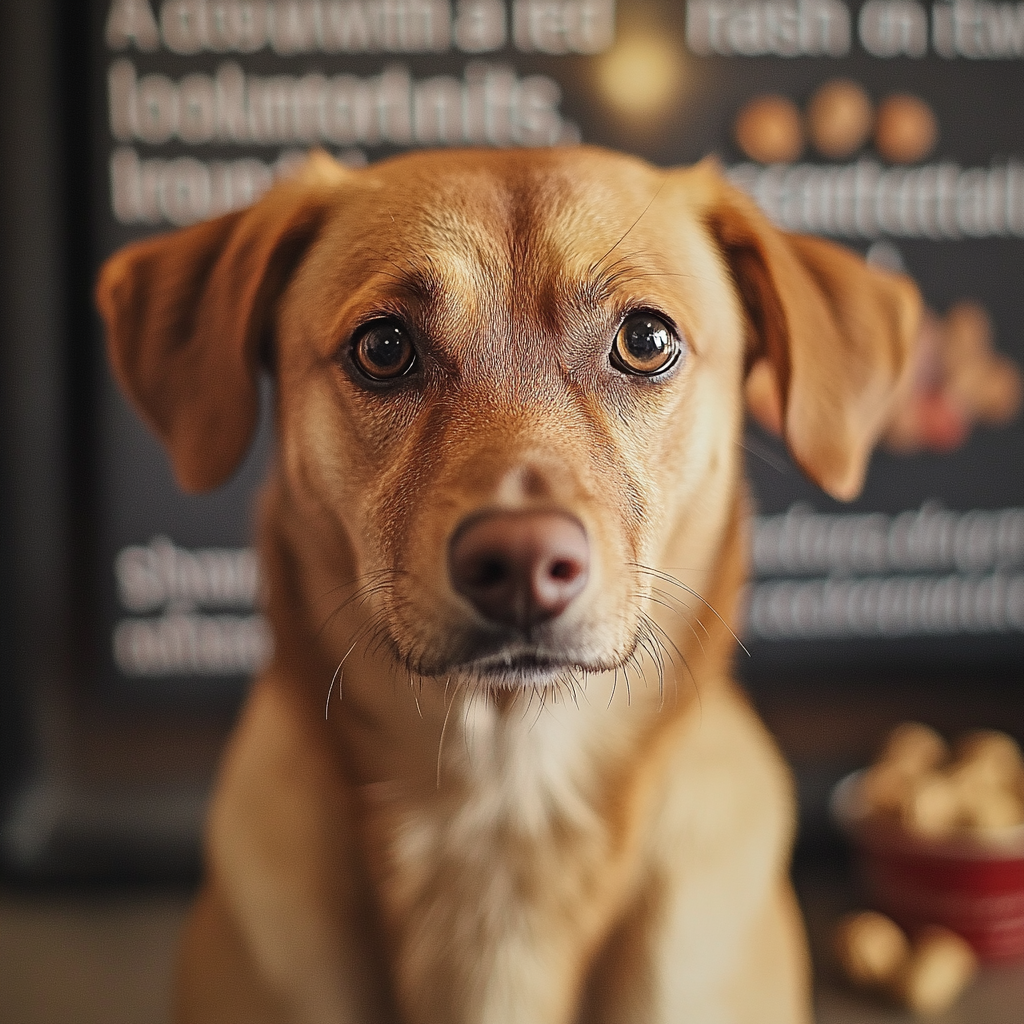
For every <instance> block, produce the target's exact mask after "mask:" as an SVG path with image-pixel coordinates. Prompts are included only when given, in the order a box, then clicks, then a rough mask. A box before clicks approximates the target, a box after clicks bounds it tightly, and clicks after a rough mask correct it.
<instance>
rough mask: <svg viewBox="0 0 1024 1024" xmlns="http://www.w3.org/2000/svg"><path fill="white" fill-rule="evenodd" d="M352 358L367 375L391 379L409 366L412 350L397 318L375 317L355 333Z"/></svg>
mask: <svg viewBox="0 0 1024 1024" xmlns="http://www.w3.org/2000/svg"><path fill="white" fill-rule="evenodd" d="M352 359H353V361H354V362H355V364H356V366H357V367H358V368H359V370H361V371H362V372H363V373H365V374H366V376H367V377H370V378H372V379H373V380H392V379H393V378H395V377H401V376H402V375H403V374H406V373H408V372H409V371H410V370H411V369H412V367H413V364H414V363H415V362H416V350H415V349H414V348H413V344H412V341H411V339H410V338H409V335H408V332H407V331H406V329H405V328H404V327H403V326H402V325H401V324H400V323H399V322H398V321H397V320H375V321H373V322H372V323H369V324H367V325H366V326H365V327H363V329H362V330H361V331H360V332H359V334H357V335H356V338H355V341H354V342H353V345H352Z"/></svg>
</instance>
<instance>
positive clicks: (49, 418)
mask: <svg viewBox="0 0 1024 1024" xmlns="http://www.w3.org/2000/svg"><path fill="white" fill-rule="evenodd" d="M1022 59H1024V4H1021V3H1019V2H980V0H955V2H952V3H950V2H945V0H942V2H935V3H930V2H925V0H866V2H864V3H860V2H859V0H617V2H615V0H451V2H449V0H162V2H161V0H88V2H86V0H76V2H71V0H68V2H64V3H60V2H57V0H36V2H33V3H31V4H26V3H19V2H16V0H4V2H3V3H2V4H0V871H2V883H0V1019H2V1020H5V1021H6V1020H10V1021H12V1022H19V1021H24V1022H26V1024H28V1022H35V1021H70V1020H75V1021H81V1022H84V1021H87V1020H97V1021H100V1020H102V1021H108V1022H109V1021H121V1020H123V1021H140V1022H148V1021H162V1020H164V1019H165V1018H166V1012H167V1011H166V986H167V984H168V978H169V976H170V970H171V967H170V964H171V955H172V949H173V944H174V940H175V934H176V930H177V928H178V927H179V924H180V920H181V914H182V913H183V908H184V907H185V905H186V903H187V899H188V895H189V892H190V891H191V887H192V886H193V885H194V883H195V880H196V879H197V877H198V870H199V868H198V844H199V838H200V833H201V827H202V818H203V810H204V805H205V800H206V795H207V789H208V786H209V781H210V778H211V774H212V772H213V770H214V767H215V765H216V762H217V757H218V753H219V750H220V746H221V743H222V741H223V739H224V737H225V735H226V733H227V731H228V729H229V728H230V726H231V723H232V720H233V717H234V715H235V713H236V711H237V709H238V707H239V704H240V701H241V700H242V698H243V697H244V694H245V689H246V681H247V680H248V679H249V677H250V676H251V675H252V673H253V672H254V671H256V670H257V669H258V668H259V666H260V664H261V663H262V661H263V660H264V659H265V658H266V656H267V653H268V649H269V638H268V636H267V633H266V630H265V627H264V624H263V621H262V619H261V617H260V615H259V609H258V606H257V593H258V582H259V568H258V565H257V562H256V559H255V556H254V554H253V552H252V550H251V548H250V526H251V516H252V504H253V496H254V493H255V489H256V488H257V486H258V482H259V480H260V477H261V473H262V469H263V467H264V466H265V464H266V461H267V459H268V457H269V454H270V437H269V433H268V431H267V429H266V425H265V424H264V428H263V429H262V431H261V434H260V440H259V443H258V444H257V446H256V448H255V450H254V451H253V453H252V455H251V456H250V458H249V460H248V462H247V463H246V464H245V466H244V467H243V469H242V470H241V472H240V473H239V474H238V476H237V477H236V478H235V479H234V480H233V481H232V482H230V483H229V484H228V485H226V486H225V487H224V488H222V489H221V490H219V491H218V492H215V493H214V494H211V495H207V496H202V497H186V496H184V495H182V494H180V493H179V492H178V491H177V490H176V488H175V485H174V483H173V480H172V478H171V474H170V470H169V467H168V463H167V461H166V459H165V457H164V455H163V453H162V451H161V450H160V449H159V447H158V446H157V444H156V442H155V441H154V440H153V439H152V437H151V436H150V435H149V434H148V433H147V432H146V431H145V429H144V428H143V427H142V426H141V425H140V424H139V422H138V420H137V418H136V417H135V415H134V413H132V412H131V411H130V410H129V409H128V408H127V406H126V404H125V403H124V401H123V400H122V399H121V397H120V396H119V394H118V393H117V391H116V389H115V387H114V385H113V383H112V381H111V379H110V376H109V372H108V370H107V367H106V363H105V358H104V355H103V338H102V331H101V328H100V325H99V322H98V318H97V315H96V313H95V311H94V308H93V305H92V299H91V291H92V285H93V282H94V280H95V276H96V271H97V269H98V267H99V265H100V264H101V262H102V261H103V260H104V259H105V258H106V257H107V256H108V255H109V254H110V253H112V252H113V251H114V250H115V249H116V248H118V247H119V246H121V245H123V244H124V243H126V242H129V241H131V240H133V239H137V238H141V237H143V236H144V235H146V234H148V233H151V232H153V231H160V230H167V229H169V228H172V227H175V226H180V225H184V224H189V223H193V222H195V221H197V220H201V219H204V218H206V217H209V216H214V215H216V214H218V213H222V212H224V211H226V210H229V209H233V208H236V207H239V206H243V205H246V204H248V203H250V202H252V201H253V200H255V199H256V198H258V196H259V195H260V194H261V193H262V192H263V191H265V189H266V188H268V187H269V185H270V184H271V183H272V182H273V180H274V179H275V177H277V176H279V175H281V174H285V173H287V172H288V169H289V168H290V167H292V166H294V163H295V161H296V160H297V159H301V157H302V154H303V153H304V152H305V151H306V150H308V149H309V148H310V147H311V146H321V147H323V148H326V149H327V150H328V151H329V152H331V153H333V154H335V155H336V156H338V158H339V159H341V160H344V161H345V162H348V163H350V164H353V165H361V164H364V163H367V162H372V161H376V160H379V159H381V158H383V157H386V156H389V155H391V154H394V153H396V152H400V151H402V150H405V149H409V148H415V147H421V146H462V145H496V146H516V145H529V146H547V145H571V144H574V143H576V142H578V141H583V142H587V143H594V144H598V145H604V146H609V147H613V148H617V149H625V150H628V151H632V152H635V153H637V154H639V155H641V156H643V157H646V158H647V159H649V160H651V161H653V162H655V163H658V164H661V165H666V166H668V165H672V164H683V163H689V162H693V161H695V160H698V159H700V158H702V157H703V156H705V155H707V154H716V155H717V157H718V159H719V161H720V162H721V164H722V165H723V167H724V169H725V171H726V173H727V174H728V175H729V176H730V177H731V179H732V180H733V181H734V182H735V183H736V184H738V185H740V186H741V187H743V188H745V189H746V190H747V191H749V192H750V193H751V194H752V195H753V196H754V197H755V198H756V199H757V201H758V202H759V203H761V205H762V206H763V207H764V209H765V210H766V212H768V213H769V215H770V216H772V217H773V218H774V219H775V220H776V221H777V222H778V223H779V224H780V225H782V226H783V227H786V228H787V229H790V230H794V231H801V232H811V233H818V234H823V235H826V236H829V237H831V238H834V239H836V240H838V241H841V242H843V243H844V244H846V245H849V246H851V247H852V248H854V249H857V250H858V251H860V252H861V253H863V254H865V255H866V256H867V257H868V258H869V259H870V260H872V261H874V262H876V263H878V264H879V265H881V266H884V267H887V268H889V269H904V270H905V271H906V272H907V273H909V274H911V275H912V276H913V277H914V278H915V279H916V280H917V282H918V283H919V285H920V287H921V290H922V292H923V294H924V296H925V299H926V302H927V304H928V306H929V309H930V313H929V316H928V318H927V321H926V325H925V328H924V330H925V339H924V344H923V347H922V351H923V352H924V353H925V356H924V357H923V359H922V363H921V365H920V366H919V367H918V382H917V383H918V386H917V390H916V392H915V396H914V398H913V400H912V401H909V402H908V404H907V406H906V408H905V409H904V410H903V411H902V413H901V415H900V417H898V418H897V420H896V421H894V423H893V424H892V425H891V427H890V430H889V432H888V435H887V438H886V442H885V445H884V446H883V448H882V449H881V450H880V451H879V453H878V454H877V455H876V457H875V459H874V461H873V463H872V467H871V471H870V475H869V479H868V483H867V486H866V488H865V490H864V493H863V494H862V496H861V497H860V498H858V499H857V500H856V501H855V502H853V503H852V504H850V505H840V504H838V503H836V502H834V501H832V500H831V499H829V498H827V497H826V496H824V495H823V494H821V493H819V492H818V491H817V490H816V489H815V488H814V487H813V486H811V485H810V484H808V483H807V482H806V481H804V480H803V478H802V477H801V476H800V475H799V473H798V472H797V471H796V469H795V468H794V467H793V465H792V463H791V462H790V460H789V458H788V456H787V455H786V453H785V450H784V449H783V448H782V446H781V445H780V444H779V443H778V441H777V440H776V439H775V438H774V436H773V435H772V433H771V431H770V429H765V428H764V427H762V426H761V425H759V424H758V422H757V421H756V420H752V421H751V424H750V426H749V429H748V431H747V436H746V440H745V447H746V451H747V456H748V469H749V477H750V480H751V484H752V490H753V497H754V503H755V506H756V509H757V519H756V522H755V536H754V563H755V564H754V569H755V575H754V579H753V582H752V584H751V587H750V592H749V613H748V621H747V625H746V632H745V636H744V640H745V645H746V648H747V651H748V652H749V653H745V654H741V655H740V657H739V662H738V672H739V674H740V676H741V678H742V679H743V680H744V681H745V683H746V685H747V686H748V688H749V690H750V692H751V694H752V695H753V697H754V700H755V702H756V703H757V705H758V707H759V709H760V710H761V712H762V714H763V715H764V717H765V718H766V720H767V722H768V724H769V726H770V727H771V729H772V730H773V731H774V732H775V734H776V736H777V737H778V739H779V740H780V742H781V744H782V746H783V749H784V750H785V752H786V754H787V756H788V757H789V759H790V761H791V763H792V764H793V765H794V768H795V770H796V777H797V783H798V789H799V793H800V799H801V826H800V841H799V846H798V851H797V858H796V871H797V881H798V885H799V887H800V890H801V893H802V895H803V897H804V900H805V909H806V910H807V912H808V915H809V918H810V920H811V926H812V932H813V933H814V935H815V937H816V940H817V937H818V935H819V934H821V933H823V930H824V928H825V927H826V922H827V921H828V920H830V919H831V918H832V917H834V916H835V914H837V913H838V912H839V911H840V910H842V909H845V908H846V907H848V906H854V905H859V903H858V900H861V899H862V897H861V895H860V893H859V891H858V889H857V883H856V881H855V876H854V875H853V873H852V871H851V865H850V859H849V854H848V852H847V849H846V846H845V845H844V841H843V839H842V838H841V837H840V835H839V833H838V831H837V830H836V828H835V826H834V825H833V824H832V823H831V821H830V818H829V814H828V807H827V805H828V795H829V793H830V791H831V790H832V787H833V786H834V785H835V784H836V782H837V781H838V780H839V779H841V778H842V777H843V776H844V775H845V774H847V773H848V772H850V771H851V770H853V769H855V768H858V767H860V766H862V765H864V764H865V763H866V762H867V761H868V760H870V758H871V757H872V756H873V754H874V753H875V751H876V750H877V748H878V745H879V744H880V742H881V741H882V738H883V737H884V736H885V734H886V733H887V731H888V730H889V729H890V728H891V727H892V726H893V725H895V724H896V723H898V722H900V721H903V720H907V719H913V720H918V721H922V722H925V723H928V724H930V725H932V726H934V727H935V728H937V729H938V730H939V731H940V732H942V733H943V734H944V735H946V736H947V737H952V736H955V735H957V734H958V733H961V732H963V731H964V730H966V729H969V728H976V727H985V728H991V729H1000V730H1003V731H1005V732H1008V733H1010V734H1012V735H1014V736H1016V738H1017V739H1018V740H1020V739H1021V737H1022V734H1024V686H1022V682H1024V420H1022V418H1021V415H1020V394H1021V386H1020V372H1019V367H1020V366H1021V364H1022V363H1024V329H1022V327H1021V325H1022V323H1024V75H1022V74H1021V61H1022ZM267 386H268V389H269V387H270V386H271V385H270V383H269V382H268V385H267ZM758 397H759V396H758V394H757V393H756V389H754V390H753V392H752V394H751V402H752V407H753V408H754V409H755V410H758V409H759V405H758ZM761 418H762V419H765V417H763V416H762V417H761ZM819 948H820V949H821V950H822V952H821V962H822V969H821V974H820V977H821V978H822V982H821V985H822V991H821V994H820V996H819V1006H820V1011H821V1015H822V1016H821V1019H822V1020H823V1021H832V1022H835V1021H840V1020H842V1021H846V1020H849V1021H861V1020H863V1021H871V1020H879V1021H881V1020H902V1019H904V1018H903V1017H902V1016H901V1015H900V1013H899V1012H898V1011H896V1010H893V1009H887V1008H886V1007H885V1006H884V1005H883V1004H875V1003H873V1002H871V1001H870V1000H867V1001H864V1000H863V998H862V997H860V996H857V995H855V994H853V993H850V992H848V991H846V990H845V989H843V988H842V986H841V985H839V984H838V983H835V982H833V980H831V979H832V975H831V973H830V970H831V969H830V967H829V961H828V956H827V954H826V953H825V952H824V951H823V950H824V944H823V943H821V944H819ZM972 992H973V993H974V994H973V995H972V994H970V993H969V994H968V997H967V1001H966V1002H965V1003H963V1004H962V1005H961V1007H960V1009H958V1010H955V1011H950V1013H951V1014H954V1016H949V1017H948V1018H943V1019H949V1020H954V1019H955V1020H965V1021H966V1020H971V1021H972V1022H974V1024H985V1022H997V1021H1000V1022H1001V1021H1010V1020H1013V1019H1020V1015H1021V1014H1024V982H1021V981H1019V979H1018V977H1017V974H1016V973H1014V972H1010V973H1006V972H1005V971H1003V972H1000V971H995V972H993V973H989V974H986V975H985V976H984V977H983V979H982V983H980V985H979V986H978V987H976V989H974V990H972ZM971 999H973V1000H974V1002H970V1000H971ZM955 1014H960V1016H956V1015H955ZM964 1014H966V1016H964Z"/></svg>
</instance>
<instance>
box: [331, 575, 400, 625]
mask: <svg viewBox="0 0 1024 1024" xmlns="http://www.w3.org/2000/svg"><path fill="white" fill-rule="evenodd" d="M393 585H394V584H393V583H392V582H390V581H381V582H368V583H364V584H363V585H362V586H361V587H360V588H359V589H358V590H357V591H355V593H353V594H350V595H349V596H348V597H347V598H346V599H345V600H344V601H342V602H341V604H339V605H338V607H337V608H335V609H334V611H332V612H331V613H330V615H328V616H327V618H326V619H324V621H323V622H322V623H321V624H320V626H319V628H318V629H317V631H316V634H315V635H316V637H317V638H319V637H320V636H321V635H322V634H323V632H324V630H325V629H326V628H327V627H328V626H329V625H330V623H331V622H332V621H333V620H334V618H335V617H336V616H337V615H339V614H340V613H341V612H342V611H343V610H344V609H345V608H347V607H348V606H349V605H350V604H352V602H353V601H358V602H359V607H360V608H361V607H362V606H363V605H364V604H365V603H366V600H367V599H368V598H370V597H372V596H374V595H375V594H379V593H383V592H384V591H385V590H387V589H388V588H390V587H392V586H393Z"/></svg>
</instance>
